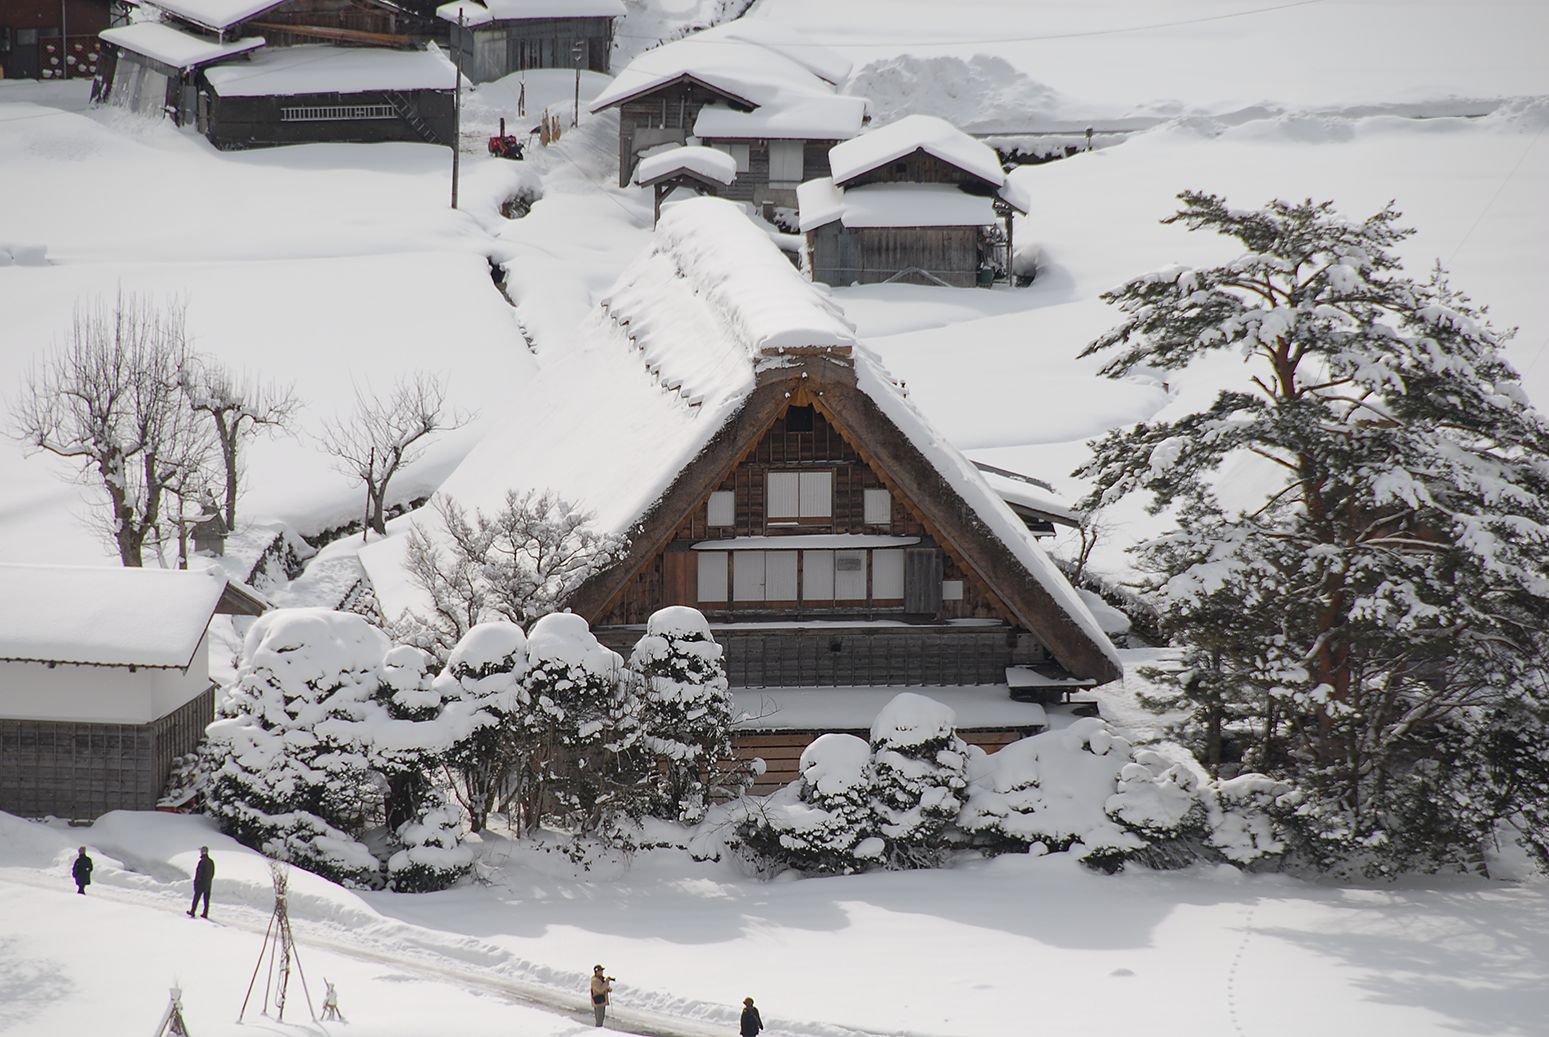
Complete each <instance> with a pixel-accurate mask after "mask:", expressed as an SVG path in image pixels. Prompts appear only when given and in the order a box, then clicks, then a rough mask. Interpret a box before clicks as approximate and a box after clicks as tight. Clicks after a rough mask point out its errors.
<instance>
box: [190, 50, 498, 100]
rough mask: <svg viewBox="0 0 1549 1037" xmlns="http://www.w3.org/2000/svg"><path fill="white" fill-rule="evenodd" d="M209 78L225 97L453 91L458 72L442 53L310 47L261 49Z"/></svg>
mask: <svg viewBox="0 0 1549 1037" xmlns="http://www.w3.org/2000/svg"><path fill="white" fill-rule="evenodd" d="M205 78H206V79H208V80H209V81H210V86H211V87H212V88H213V89H214V90H215V92H216V93H217V94H220V95H221V96H222V97H269V96H275V95H281V96H283V95H293V94H332V93H337V94H358V93H364V92H367V91H371V90H447V91H450V90H452V89H454V88H455V84H456V81H457V68H456V66H455V65H453V64H452V63H451V62H450V61H448V60H447V59H446V57H445V56H444V55H442V54H441V52H440V51H438V50H387V49H384V48H379V47H329V46H313V45H309V46H304V47H276V48H272V49H267V50H261V51H259V52H258V53H256V54H255V55H254V56H253V60H252V61H251V62H248V63H246V64H243V65H232V66H223V67H220V68H212V69H210V70H209V71H208V72H206V73H205ZM463 82H464V84H465V85H466V84H467V80H466V79H465V80H464V81H463Z"/></svg>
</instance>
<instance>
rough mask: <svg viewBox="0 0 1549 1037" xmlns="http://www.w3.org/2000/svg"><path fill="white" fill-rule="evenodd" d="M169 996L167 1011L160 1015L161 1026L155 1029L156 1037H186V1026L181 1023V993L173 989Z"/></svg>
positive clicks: (175, 988)
mask: <svg viewBox="0 0 1549 1037" xmlns="http://www.w3.org/2000/svg"><path fill="white" fill-rule="evenodd" d="M171 994H172V997H171V999H170V1000H169V1001H168V1002H167V1010H166V1011H165V1012H163V1013H162V1014H161V1025H160V1026H158V1027H156V1037H188V1024H187V1023H185V1022H184V1021H183V992H182V991H181V990H179V989H178V988H177V987H173V988H172V990H171Z"/></svg>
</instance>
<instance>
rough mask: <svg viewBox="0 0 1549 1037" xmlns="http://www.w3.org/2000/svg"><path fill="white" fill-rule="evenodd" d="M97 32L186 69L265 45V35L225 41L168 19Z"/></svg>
mask: <svg viewBox="0 0 1549 1037" xmlns="http://www.w3.org/2000/svg"><path fill="white" fill-rule="evenodd" d="M97 35H98V36H99V37H101V39H102V40H103V42H105V43H111V44H113V46H115V47H119V48H122V49H123V50H128V51H133V52H134V53H136V54H143V55H144V56H145V57H148V58H151V59H152V60H154V61H159V62H161V63H162V64H163V65H171V66H172V67H173V68H177V69H183V70H185V71H186V70H188V69H191V68H198V67H199V66H200V65H208V64H210V63H211V62H214V61H220V60H222V59H224V58H231V57H235V56H236V55H238V54H246V53H247V52H248V51H251V50H257V49H258V48H259V47H262V46H263V45H264V38H263V37H262V36H248V37H245V38H243V39H240V40H232V41H230V42H229V43H222V42H220V41H219V40H212V39H208V38H206V37H202V36H195V35H193V34H192V33H187V32H183V31H181V30H179V29H175V28H173V27H172V26H171V25H168V24H167V23H165V22H135V23H134V24H133V25H120V26H118V27H117V28H114V29H103V30H102V31H101V32H99V33H98V34H97Z"/></svg>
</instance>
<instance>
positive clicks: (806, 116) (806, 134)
mask: <svg viewBox="0 0 1549 1037" xmlns="http://www.w3.org/2000/svg"><path fill="white" fill-rule="evenodd" d="M865 121H866V99H865V98H864V97H849V96H844V95H837V94H836V95H834V96H832V97H807V98H802V99H800V100H797V101H794V102H792V103H789V104H770V105H764V106H763V107H760V108H757V109H754V110H753V111H751V112H740V111H738V110H737V109H735V108H729V107H727V106H726V105H720V104H707V105H705V106H704V107H703V108H701V109H700V110H699V116H698V118H696V119H695V120H694V135H695V136H696V137H704V138H707V139H710V140H717V139H726V140H848V139H849V138H851V137H853V136H855V135H856V134H857V133H859V132H860V131H861V126H862V125H863V124H864V123H865Z"/></svg>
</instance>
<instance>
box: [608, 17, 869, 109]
mask: <svg viewBox="0 0 1549 1037" xmlns="http://www.w3.org/2000/svg"><path fill="white" fill-rule="evenodd" d="M849 71H850V63H849V62H848V61H847V60H846V59H844V58H843V57H841V56H839V55H838V54H836V53H834V52H833V51H829V50H827V49H826V48H823V47H818V46H813V45H809V44H805V43H803V42H802V41H799V40H796V39H794V38H793V37H790V36H789V35H788V34H787V35H784V36H781V37H777V38H767V37H765V36H763V35H762V34H760V33H759V32H758V31H757V30H756V29H749V28H748V27H745V26H741V25H738V24H737V23H731V24H729V25H725V26H718V27H716V28H714V29H707V30H705V31H704V32H698V33H695V34H694V35H692V36H687V37H685V38H683V39H681V40H674V41H673V42H671V43H667V44H663V45H662V46H660V47H656V48H654V49H652V50H648V51H646V52H645V53H643V54H641V55H640V56H639V57H637V58H635V60H633V61H631V62H630V63H629V64H628V65H627V66H626V67H625V68H624V69H623V71H621V72H619V74H618V75H617V76H616V77H615V78H614V80H613V82H612V83H610V84H608V86H607V87H606V88H604V89H603V91H602V93H600V94H598V95H597V96H596V98H594V99H593V101H592V109H591V110H592V111H594V112H600V111H602V110H603V109H605V108H611V107H613V106H614V105H619V104H623V103H624V102H625V101H628V100H630V99H631V98H634V97H639V96H640V95H642V94H648V93H650V92H651V91H653V90H657V89H660V88H661V87H663V86H666V85H668V84H670V83H674V82H677V81H678V80H681V79H684V78H689V79H693V80H696V81H697V82H700V83H702V84H704V85H705V86H707V87H709V88H711V89H712V90H715V91H717V92H718V93H720V94H722V95H724V96H725V97H727V98H728V99H730V100H732V101H735V102H738V103H741V104H746V105H748V106H750V107H755V108H757V107H763V106H765V105H777V106H781V107H783V106H786V105H789V104H796V103H800V102H802V101H807V100H810V99H812V98H814V97H829V98H832V97H833V96H834V92H835V84H836V83H838V82H840V81H842V80H843V79H844V78H845V77H846V76H848V75H849Z"/></svg>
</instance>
